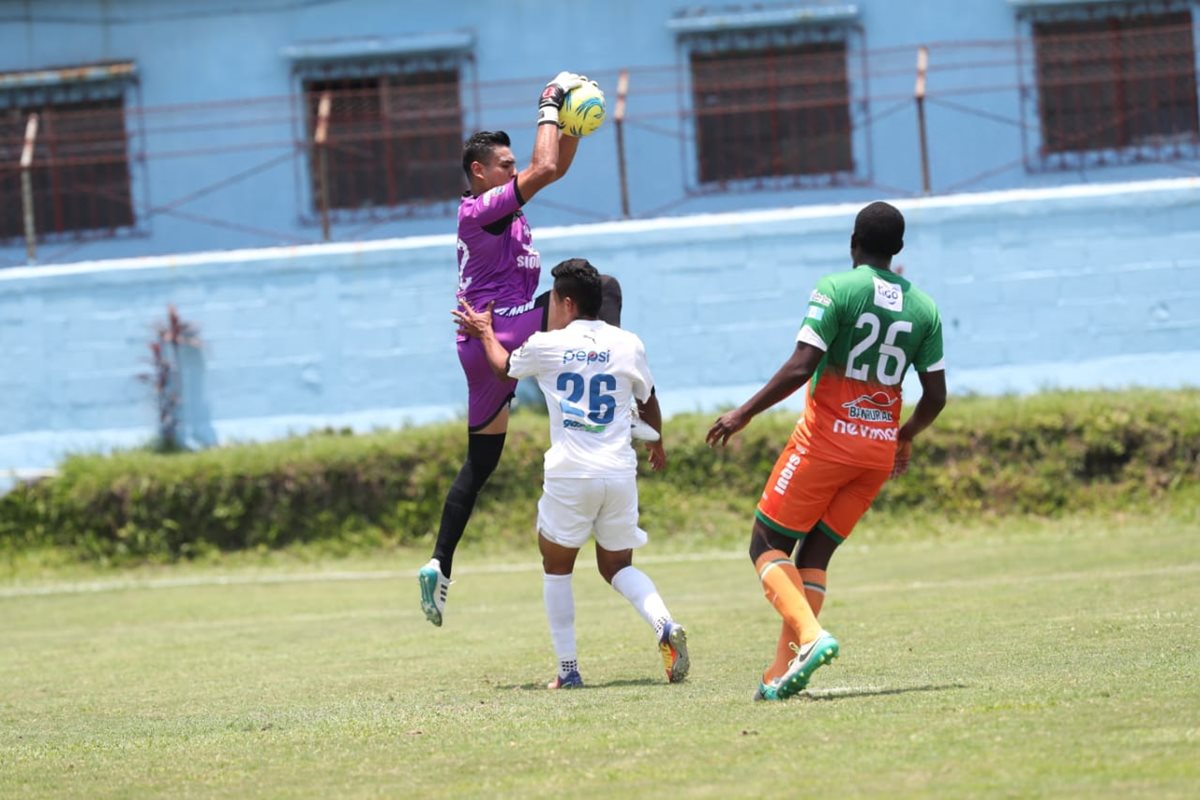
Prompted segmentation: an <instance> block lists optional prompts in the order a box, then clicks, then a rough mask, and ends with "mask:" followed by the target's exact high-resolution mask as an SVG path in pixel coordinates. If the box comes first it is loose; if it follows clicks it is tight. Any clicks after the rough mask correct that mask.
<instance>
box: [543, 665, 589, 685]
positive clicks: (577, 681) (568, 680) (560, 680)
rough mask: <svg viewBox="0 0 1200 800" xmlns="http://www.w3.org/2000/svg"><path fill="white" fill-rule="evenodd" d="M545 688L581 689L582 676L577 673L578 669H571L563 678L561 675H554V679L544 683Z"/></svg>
mask: <svg viewBox="0 0 1200 800" xmlns="http://www.w3.org/2000/svg"><path fill="white" fill-rule="evenodd" d="M546 688H547V689H582V688H583V677H582V676H581V675H580V674H579V670H577V669H573V670H571V671H570V672H568V673H567V676H566V677H565V678H564V677H563V676H562V675H556V676H554V680H552V681H550V682H549V683H547V684H546Z"/></svg>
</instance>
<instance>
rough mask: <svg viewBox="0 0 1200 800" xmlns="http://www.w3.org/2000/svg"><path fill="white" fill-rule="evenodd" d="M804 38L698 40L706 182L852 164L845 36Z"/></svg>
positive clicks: (696, 73) (699, 128) (694, 52)
mask: <svg viewBox="0 0 1200 800" xmlns="http://www.w3.org/2000/svg"><path fill="white" fill-rule="evenodd" d="M806 38H808V37H807V36H805V37H803V38H801V39H800V40H799V41H797V37H796V36H795V35H788V34H787V33H786V32H774V35H771V34H763V35H760V36H758V37H745V36H741V37H730V38H728V39H712V40H707V41H705V40H700V41H697V42H694V43H693V45H692V47H691V48H690V52H689V58H690V65H691V79H692V104H693V113H694V114H695V132H696V150H697V155H698V161H699V176H700V181H701V183H712V182H725V181H735V180H740V179H747V178H774V177H782V176H804V175H827V174H830V173H845V172H851V171H853V170H854V159H853V152H852V136H851V135H852V126H851V122H850V85H849V80H848V77H847V70H846V42H845V41H844V40H838V39H835V40H832V41H821V40H817V41H806V40H804V39H806ZM755 39H757V41H756V40H755Z"/></svg>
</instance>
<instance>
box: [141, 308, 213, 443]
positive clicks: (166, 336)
mask: <svg viewBox="0 0 1200 800" xmlns="http://www.w3.org/2000/svg"><path fill="white" fill-rule="evenodd" d="M153 329H154V338H153V339H151V340H150V345H149V346H150V372H146V373H142V374H141V375H139V376H138V379H139V380H141V381H142V382H143V383H147V384H149V385H150V388H151V389H152V390H153V392H154V404H155V408H156V410H157V412H158V438H157V441H156V442H155V449H156V450H159V451H162V452H167V453H170V452H174V451H177V450H181V449H182V446H181V444H180V441H179V412H180V404H181V398H182V395H183V368H182V362H181V361H180V359H179V351H180V348H183V347H199V346H200V344H201V342H200V333H199V331H198V330H197V329H196V326H195V325H193V324H192V323H190V322H187V321H185V320H184V319H183V318H182V317H180V316H179V311H178V310H176V308H175V306H174V305H168V306H167V319H166V321H165V322H156V323H154V328H153Z"/></svg>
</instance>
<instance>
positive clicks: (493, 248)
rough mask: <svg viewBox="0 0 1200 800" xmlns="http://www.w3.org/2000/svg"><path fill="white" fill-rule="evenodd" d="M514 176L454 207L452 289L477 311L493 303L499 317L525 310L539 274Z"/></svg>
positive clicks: (538, 259)
mask: <svg viewBox="0 0 1200 800" xmlns="http://www.w3.org/2000/svg"><path fill="white" fill-rule="evenodd" d="M524 204H525V201H524V200H523V199H522V198H521V195H520V193H519V192H518V191H517V179H516V178H513V179H512V180H511V181H509V182H508V183H506V184H504V185H503V186H497V187H495V188H494V189H489V190H488V191H486V192H484V193H483V194H481V195H479V196H478V197H472V196H471V195H470V194H467V195H464V196H463V198H462V202H461V203H460V204H459V206H458V293H457V296H458V298H459V299H464V298H465V299H466V300H467V302H468V303H470V304H471V307H472V308H474V309H476V310H477V311H482V310H483V309H485V308H487V304H488V303H490V302H493V301H494V302H495V303H496V306H495V308H494V309H493V313H494V314H495V315H496V316H500V317H509V316H515V315H516V314H519V313H521V312H522V311H527V310H528V309H529V308H530V307H531V306H530V304H531V303H532V302H533V293H534V292H535V291H536V290H537V285H538V279H539V278H540V277H541V273H542V257H541V256H540V255H539V254H538V251H537V250H534V249H533V247H532V242H533V235H532V233H531V232H530V230H529V223H528V222H526V221H525V216H524V215H523V214H522V213H521V206H522V205H524Z"/></svg>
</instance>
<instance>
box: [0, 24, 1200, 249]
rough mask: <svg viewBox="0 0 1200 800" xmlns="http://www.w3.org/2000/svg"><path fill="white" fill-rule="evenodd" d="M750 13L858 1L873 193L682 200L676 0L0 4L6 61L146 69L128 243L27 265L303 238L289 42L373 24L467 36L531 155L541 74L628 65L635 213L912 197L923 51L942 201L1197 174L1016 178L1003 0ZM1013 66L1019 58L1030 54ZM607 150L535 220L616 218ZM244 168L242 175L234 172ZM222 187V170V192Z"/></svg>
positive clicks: (1184, 166)
mask: <svg viewBox="0 0 1200 800" xmlns="http://www.w3.org/2000/svg"><path fill="white" fill-rule="evenodd" d="M728 5H730V4H713V7H714V8H725V7H727V6H728ZM744 5H746V6H747V7H750V6H753V5H755V4H744ZM765 5H766V6H768V7H778V6H784V5H789V6H804V5H807V6H809V7H812V8H815V9H817V10H821V9H826V10H828V9H830V8H837V7H842V6H853V7H854V8H855V9H856V10H857V15H856V17H855V18H854V20H853V23H852V24H853V25H854V26H855V28H856V29H857V30H858V31H860V32H861V35H856V36H855V37H853V38H852V40H851V47H850V52H849V59H848V60H849V64H850V70H851V81H852V84H853V89H852V93H853V94H854V96H855V97H856V98H860V99H863V98H865V100H866V103H865V104H861V105H860V104H858V103H856V105H855V112H854V113H855V118H856V120H858V121H859V122H860V123H861V124H860V125H859V127H858V128H857V129H856V135H855V142H856V145H855V153H854V157H855V160H856V162H857V163H858V165H859V172H860V173H862V177H863V178H864V180H866V181H867V183H868V185H866V186H861V187H854V188H836V189H835V188H826V189H808V190H803V191H797V190H792V191H754V192H726V193H716V194H711V195H705V196H694V195H693V194H689V193H688V191H687V188H688V187H689V186H693V185H694V184H695V156H694V153H693V151H692V149H691V147H692V146H691V144H690V138H689V136H688V133H687V129H686V127H681V123H680V112H681V108H682V106H681V102H682V98H683V97H684V95H685V94H686V92H685V91H683V90H682V87H684V86H685V85H686V79H687V74H686V72H687V70H686V63H685V61H684V57H683V56H682V55H681V51H680V49H679V46H678V39H677V34H676V33H675V32H674V31H673V30H672V29H671V28H670V27H669V23H670V22H671V20H672V19H674V18H675V17H676V16H677V15H678V14H679V13H680V12H681V11H682V10H683V9H685V8H694V7H696V6H697V4H694V3H686V2H680V0H671V1H669V2H668V1H665V0H664V1H663V2H658V1H657V0H656V2H645V0H573V1H572V2H557V3H552V2H547V1H546V0H509V1H508V2H504V3H502V4H500V5H497V4H496V3H495V2H490V0H489V1H488V2H485V1H484V0H447V1H446V2H440V3H424V2H395V0H328V1H327V2H326V1H324V0H247V1H246V2H242V3H232V2H227V0H206V1H204V2H202V0H175V1H174V2H172V3H169V4H167V3H162V2H154V0H36V2H35V1H34V0H0V70H5V71H7V70H29V69H38V68H46V67H54V66H68V65H74V64H84V63H93V62H98V61H111V60H130V61H133V62H134V63H135V64H136V66H137V71H138V76H139V77H138V85H137V89H136V91H134V92H133V93H132V94H131V95H130V99H129V101H128V102H129V104H130V106H131V108H133V109H137V108H145V109H146V112H145V114H144V115H141V116H137V115H135V116H137V118H136V119H131V126H132V128H134V129H136V131H135V136H134V138H133V140H132V144H131V149H132V155H133V158H134V197H135V202H136V204H137V205H138V219H139V225H138V235H137V236H134V237H131V238H121V239H116V240H111V239H110V240H103V239H102V240H98V241H92V242H88V243H84V244H82V245H80V244H76V243H54V244H45V245H43V246H42V247H41V248H40V251H39V262H40V263H65V262H71V261H77V260H80V259H97V258H114V257H127V256H140V255H152V254H161V253H177V252H189V251H195V250H209V249H232V248H241V247H259V246H268V245H278V244H297V243H304V242H316V241H318V240H319V239H320V229H319V226H318V225H316V224H315V222H314V221H313V219H312V217H313V209H312V201H311V198H310V197H309V189H308V186H309V181H308V166H307V161H306V157H305V155H304V151H303V149H302V148H301V147H300V146H299V142H300V140H301V138H302V133H301V131H302V128H303V125H302V124H301V123H300V122H299V121H298V120H297V118H296V116H295V115H296V114H297V113H298V108H299V104H298V103H297V101H296V99H295V93H296V91H297V89H298V83H297V79H296V78H295V77H294V75H293V72H292V67H293V63H292V61H291V60H290V59H289V56H288V55H287V50H288V48H293V47H297V46H306V45H312V44H313V43H320V42H325V43H328V42H330V41H342V42H353V41H354V40H364V39H368V38H370V37H385V38H386V37H404V36H411V37H421V36H434V35H438V34H445V33H453V32H459V33H462V32H465V33H467V34H469V35H470V36H471V37H472V39H473V41H474V45H473V47H472V49H471V56H472V60H471V63H470V65H469V66H468V67H467V69H466V70H465V72H464V76H463V77H464V81H465V82H464V85H463V107H464V128H466V129H467V130H472V129H476V128H480V127H488V128H506V129H509V130H510V131H512V132H513V133H514V136H515V142H514V144H515V149H516V151H517V153H518V155H519V157H522V158H523V157H525V155H526V154H527V153H528V152H529V151H530V148H531V146H532V133H533V126H532V120H533V118H534V112H533V107H534V99H535V97H536V95H537V93H538V91H539V90H540V87H541V83H542V82H543V81H545V80H546V79H547V78H549V77H550V76H552V75H553V74H555V73H556V72H557V71H558V70H559V69H561V68H564V67H569V68H573V69H578V70H580V71H585V72H587V73H589V74H590V75H592V76H593V77H596V78H598V79H599V80H600V81H601V82H602V83H603V85H604V86H605V87H606V88H607V89H608V91H609V93H610V97H611V96H612V95H613V94H614V90H615V82H616V76H617V71H618V70H619V69H621V68H625V67H628V68H631V69H632V70H633V82H632V85H631V94H630V99H629V115H630V124H629V125H628V126H627V129H626V134H627V135H626V143H627V153H628V158H629V193H630V202H631V210H632V215H633V216H634V217H649V216H658V215H660V214H664V213H666V214H694V213H700V212H710V211H730V210H741V209H749V208H771V207H780V206H792V205H797V204H826V203H830V202H843V201H844V202H855V201H860V200H870V199H874V198H876V197H879V196H885V197H886V196H900V197H902V196H908V195H918V194H920V192H921V178H920V163H919V157H918V152H919V151H918V145H917V123H916V116H915V110H914V105H913V103H912V102H911V96H912V91H913V82H914V77H915V61H916V46H917V45H919V44H928V45H930V47H931V73H930V80H929V92H930V95H931V97H932V98H935V99H937V98H941V99H943V100H946V101H950V102H953V103H954V104H956V107H951V106H947V105H945V104H942V105H939V104H937V103H933V102H931V104H930V105H929V107H928V128H929V140H930V153H931V174H932V180H933V188H934V192H935V193H944V192H949V191H963V190H970V191H978V190H986V189H999V188H1017V187H1033V186H1048V185H1062V184H1065V183H1074V182H1078V181H1081V180H1084V181H1089V182H1095V181H1104V182H1111V181H1124V180H1144V179H1151V178H1157V177H1174V176H1178V175H1181V174H1185V175H1186V174H1196V172H1197V171H1198V170H1200V164H1197V163H1196V162H1195V161H1191V162H1183V163H1173V164H1158V165H1156V164H1141V165H1137V166H1133V167H1109V168H1098V169H1091V170H1088V171H1086V172H1083V173H1063V172H1028V171H1026V168H1025V163H1024V160H1023V156H1024V154H1025V153H1026V152H1028V150H1029V148H1030V147H1032V146H1033V145H1032V144H1030V143H1029V142H1026V141H1024V140H1023V138H1022V131H1021V128H1020V124H1021V122H1024V124H1025V125H1026V126H1027V130H1026V138H1027V139H1028V138H1032V139H1033V140H1036V136H1037V121H1036V109H1034V108H1033V107H1032V105H1031V103H1032V101H1031V100H1030V99H1029V98H1028V97H1027V98H1026V99H1025V100H1022V96H1021V93H1020V91H1019V85H1020V84H1021V82H1022V75H1021V71H1022V70H1021V68H1020V67H1019V66H1018V63H1017V47H1018V44H1017V39H1018V38H1020V37H1023V36H1026V35H1027V33H1028V32H1027V30H1026V28H1025V27H1023V25H1022V24H1021V23H1020V22H1019V21H1018V11H1017V9H1018V5H1017V4H1014V3H1013V2H1010V0H971V2H970V3H969V4H964V3H963V2H961V0H922V1H921V2H894V0H857V2H853V3H850V2H832V0H824V1H822V0H814V2H810V3H807V4H805V3H801V2H795V3H791V4H783V3H780V4H765ZM967 5H969V8H970V13H965V12H964V8H966V6H967ZM980 42H982V44H979V43H980ZM971 43H974V44H971ZM1024 47H1025V48H1026V50H1027V48H1028V42H1027V41H1026V42H1025V44H1024ZM864 58H865V61H864ZM1024 59H1025V64H1026V66H1025V69H1026V70H1028V61H1029V53H1028V52H1027V51H1026V52H1025V53H1024ZM864 76H866V77H864ZM1025 79H1026V81H1028V76H1025ZM477 94H481V96H480V97H479V98H478V100H477V98H476V95H477ZM1023 102H1024V103H1025V104H1026V107H1025V108H1024V109H1022V103H1023ZM972 112H977V113H972ZM1022 113H1024V116H1022ZM868 121H869V124H868ZM615 152H616V143H615V131H614V127H613V126H612V125H611V124H609V125H606V126H605V127H604V128H603V129H602V130H601V131H600V132H599V133H597V134H596V135H595V136H593V137H591V138H590V139H589V140H588V141H587V142H585V143H584V146H583V149H582V152H581V154H580V157H579V159H578V161H577V163H576V165H575V167H574V169H573V172H572V175H570V176H569V179H568V180H566V181H564V182H562V183H561V184H558V185H555V186H552V187H551V188H550V189H548V190H547V191H546V192H545V193H544V195H543V197H542V199H541V204H540V210H539V221H540V223H541V224H542V225H556V224H572V223H579V222H592V221H597V220H606V219H616V218H618V217H619V215H620V200H619V184H618V180H617V177H616V168H615ZM259 168H261V171H255V170H258V169H259ZM247 171H250V172H252V174H249V175H244V176H243V177H241V178H238V176H239V175H242V174H243V173H245V172H247ZM235 178H237V179H236V180H232V179H235ZM226 179H231V180H232V182H231V183H229V184H228V185H227V186H219V185H218V184H220V183H221V182H222V181H224V180H226ZM197 194H198V196H194V195H197ZM189 198H190V199H189ZM202 220H208V221H202ZM214 221H215V222H214ZM452 224H453V219H452V216H448V215H447V214H445V213H441V212H438V211H436V210H435V211H434V212H432V213H425V214H423V215H421V216H420V217H419V218H416V219H409V220H400V221H392V222H387V223H382V224H374V225H367V226H364V225H361V224H353V223H348V224H345V225H340V226H335V229H334V231H333V239H334V240H335V241H353V240H363V239H371V238H390V237H397V236H410V235H416V234H434V233H444V232H446V231H447V230H449V229H450V228H451V226H452ZM24 263H25V252H24V246H23V243H22V242H19V241H15V242H9V243H7V244H4V245H0V265H4V266H12V265H18V264H24Z"/></svg>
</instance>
